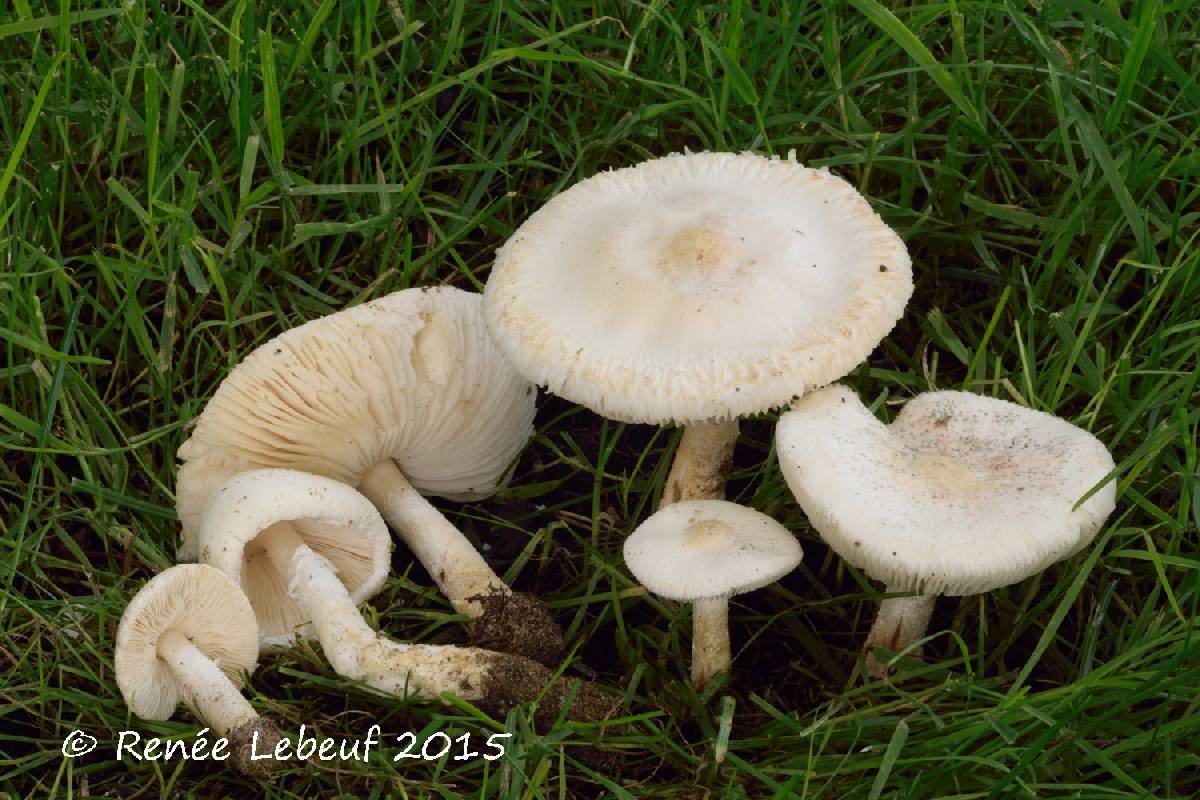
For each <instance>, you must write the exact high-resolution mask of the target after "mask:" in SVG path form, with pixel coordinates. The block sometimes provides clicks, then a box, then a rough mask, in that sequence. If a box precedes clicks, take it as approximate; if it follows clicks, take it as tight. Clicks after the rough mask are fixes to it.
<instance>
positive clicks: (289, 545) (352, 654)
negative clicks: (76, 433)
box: [196, 469, 609, 720]
mask: <svg viewBox="0 0 1200 800" xmlns="http://www.w3.org/2000/svg"><path fill="white" fill-rule="evenodd" d="M196 536H197V542H198V545H199V548H200V555H201V558H202V559H204V561H205V563H207V564H211V565H212V566H213V567H216V568H217V569H219V570H220V571H221V572H222V573H223V574H225V575H227V576H229V577H230V578H231V579H233V580H235V581H238V582H239V583H240V585H241V586H242V588H243V589H244V590H245V592H246V596H247V597H248V598H249V600H250V603H251V605H252V606H253V607H254V610H255V613H257V615H258V619H259V636H260V637H261V639H262V642H263V644H264V645H267V646H272V647H278V646H282V645H285V644H287V643H288V642H290V641H292V640H293V638H294V636H295V635H300V636H305V637H315V638H316V639H318V640H319V641H320V643H321V648H322V650H323V651H324V652H325V656H326V657H327V658H328V659H329V663H330V664H331V665H332V666H333V668H334V669H335V670H336V671H337V672H338V673H339V674H341V675H344V676H346V677H348V678H351V679H353V680H357V681H362V682H364V683H367V684H369V685H371V686H374V687H375V688H377V689H380V690H382V691H385V692H390V693H392V694H395V695H397V696H400V697H405V696H409V695H419V696H424V697H434V698H436V697H439V696H440V695H442V694H443V693H445V692H451V693H453V694H456V695H458V696H459V697H461V698H463V699H466V700H470V701H473V702H475V703H477V704H480V705H482V706H485V707H487V708H489V709H501V710H507V708H508V707H511V706H512V705H514V704H516V703H519V702H524V701H527V700H533V699H536V698H538V697H539V695H540V694H541V692H542V691H543V689H544V688H546V687H547V686H549V687H550V689H551V690H552V691H551V692H550V694H549V696H548V699H546V700H543V701H542V703H543V704H544V707H543V706H539V710H540V711H541V712H542V713H543V716H544V718H552V717H553V716H554V715H555V714H557V712H558V711H559V710H561V707H562V704H563V702H564V701H565V698H566V692H567V689H566V687H565V686H564V685H561V684H562V682H557V681H555V680H554V678H553V674H552V673H551V672H550V671H549V670H548V669H546V668H545V667H544V666H542V665H540V664H538V663H536V662H534V661H531V660H530V659H528V658H524V657H522V656H517V655H512V654H507V653H495V652H491V651H488V650H481V649H478V648H474V647H455V646H451V645H423V644H408V643H404V642H397V641H394V640H392V639H389V638H387V637H385V636H381V635H380V634H378V633H377V632H376V631H374V630H372V629H371V627H370V626H369V625H367V623H366V622H365V621H364V620H363V618H362V615H361V614H360V613H359V611H358V608H357V604H358V603H360V602H363V601H365V600H366V599H367V598H368V597H370V596H371V595H372V594H374V593H375V592H376V591H378V590H379V589H380V588H381V587H382V585H383V582H384V579H385V578H386V575H387V569H388V556H389V554H390V551H391V540H390V539H389V537H388V533H387V526H386V525H385V524H384V521H383V519H382V517H380V515H379V512H378V511H376V509H375V507H374V506H373V505H372V504H371V502H370V501H369V500H368V499H367V498H366V497H364V496H363V495H361V494H359V493H358V492H356V491H355V490H354V489H352V488H350V487H349V486H347V485H345V484H344V483H340V482H338V481H335V480H332V479H329V478H323V477H320V476H317V475H311V474H309V473H304V472H297V471H294V470H285V469H263V470H252V471H249V472H244V473H242V474H240V475H237V476H235V477H233V478H231V479H229V480H228V481H226V482H225V483H223V484H222V485H221V486H219V487H218V488H217V489H216V490H214V491H213V492H212V494H211V495H210V497H209V500H208V503H207V504H206V506H205V509H204V512H203V514H202V515H201V518H200V525H199V528H198V530H197V532H196ZM555 692H557V694H555ZM556 703H557V706H555V704H556ZM608 705H609V703H608V701H607V699H606V698H605V696H604V695H603V694H602V693H600V692H599V691H598V690H596V689H595V688H594V687H591V686H585V687H582V688H581V690H580V692H579V697H578V701H577V703H576V705H575V706H574V707H573V708H572V710H571V717H572V718H574V719H588V720H594V719H597V718H598V717H599V716H603V713H602V712H603V711H604V710H606V709H607V707H608Z"/></svg>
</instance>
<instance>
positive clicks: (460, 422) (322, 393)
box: [176, 288, 562, 664]
mask: <svg viewBox="0 0 1200 800" xmlns="http://www.w3.org/2000/svg"><path fill="white" fill-rule="evenodd" d="M480 303H481V300H480V296H479V295H477V294H471V293H468V292H463V291H460V290H458V289H450V288H441V289H408V290H405V291H401V292H396V293H394V294H390V295H387V296H386V297H382V298H380V299H379V300H375V301H373V302H370V303H366V304H364V305H361V306H356V307H354V308H351V309H347V310H345V311H341V312H338V313H336V314H332V315H330V316H327V317H323V318H321V319H318V320H314V321H312V322H309V323H307V324H305V325H301V326H300V327H298V328H294V329H292V330H290V331H287V332H286V333H283V334H281V335H279V336H277V337H275V338H274V339H272V340H271V341H269V342H267V343H266V344H264V345H262V346H260V347H258V348H257V349H256V350H255V351H254V352H252V353H251V354H250V355H249V356H247V357H246V358H245V360H243V361H242V363H241V364H239V365H238V366H237V367H236V368H235V369H234V370H233V371H232V372H231V373H230V374H229V376H228V377H227V378H226V379H225V380H224V382H222V384H221V385H220V387H219V388H218V389H217V391H216V393H215V394H214V395H213V397H212V399H211V400H210V401H209V403H208V405H207V406H206V407H205V409H204V412H203V413H202V414H201V415H200V417H199V419H198V420H197V423H196V428H195V430H194V431H193V433H192V435H191V437H190V438H189V439H188V441H187V442H185V443H184V444H183V446H182V447H180V448H179V457H180V459H181V460H182V461H183V465H182V466H181V467H180V469H179V483H178V491H177V495H176V503H177V507H178V510H179V517H180V521H181V522H182V525H183V539H182V542H181V544H180V547H179V558H180V559H183V560H193V559H195V558H196V557H197V554H198V553H197V549H196V534H195V531H196V527H197V525H198V524H199V516H200V511H201V509H202V508H203V507H204V503H205V501H207V499H208V497H209V495H210V494H211V492H212V490H213V489H214V488H215V487H216V486H217V485H219V484H220V483H221V482H222V481H224V480H226V479H228V478H230V477H232V476H233V475H236V474H238V473H239V472H245V471H247V470H251V469H262V468H287V469H297V470H302V471H304V472H311V473H313V474H316V475H323V476H325V477H327V478H332V479H334V480H338V481H341V482H343V483H346V484H349V485H350V486H356V487H359V488H360V490H361V491H362V492H363V493H364V494H366V495H367V496H368V497H369V498H370V499H371V500H372V502H374V503H375V505H376V506H377V507H378V508H379V510H380V511H381V512H382V514H383V516H384V518H385V519H386V520H387V521H388V523H389V524H390V525H391V526H392V527H393V529H394V530H395V531H396V533H397V534H398V535H399V536H400V538H401V539H403V540H404V542H405V544H407V545H408V547H409V548H410V549H411V550H412V551H413V554H414V555H415V556H416V557H417V559H418V560H419V561H420V562H421V563H422V564H423V565H424V566H425V568H426V569H427V570H428V571H429V574H430V575H431V576H432V577H433V579H434V580H435V581H436V582H437V584H438V586H439V587H440V588H441V590H442V591H443V592H444V593H445V595H446V597H447V598H449V600H450V602H451V604H452V605H453V606H454V609H455V610H456V611H458V612H459V613H460V614H465V615H466V616H468V617H471V618H472V619H473V625H472V628H473V633H474V635H475V637H476V639H477V640H484V641H488V642H489V643H491V644H493V645H494V646H495V647H498V648H501V649H506V650H510V651H511V652H516V653H521V654H523V655H528V656H530V657H532V658H535V659H536V660H538V661H541V662H543V663H547V664H557V663H558V660H559V659H560V657H561V655H562V634H561V633H560V632H559V630H558V628H557V626H556V625H555V624H554V621H553V619H552V617H551V615H550V612H549V610H548V609H547V608H546V607H545V605H544V604H543V603H541V602H540V601H538V600H536V599H534V598H530V597H528V596H525V595H514V594H513V593H512V592H511V591H510V590H509V588H508V587H507V586H506V585H505V584H504V582H503V581H502V580H501V579H500V578H499V576H497V575H496V574H495V572H493V570H492V569H491V567H489V566H488V564H487V562H486V561H484V559H483V557H482V556H481V555H480V554H479V552H478V551H477V550H476V549H475V548H474V546H472V544H471V543H470V541H468V540H467V539H466V537H465V536H464V535H463V534H462V533H461V532H460V531H459V530H458V529H457V528H456V527H455V526H454V525H453V524H451V523H450V522H449V521H448V520H446V519H445V517H443V516H442V514H441V513H440V512H439V511H438V510H437V509H436V508H434V506H432V505H431V504H430V503H429V501H428V500H426V499H425V497H424V496H423V495H424V494H434V495H439V496H442V497H447V498H451V499H458V500H469V499H479V498H482V497H486V496H488V495H490V494H492V493H493V492H495V491H496V490H497V489H498V488H499V487H500V486H501V485H502V484H503V483H504V481H505V480H507V477H508V471H509V468H510V467H511V465H512V463H513V462H514V461H515V459H516V456H517V454H518V453H520V451H521V449H522V447H524V445H525V441H526V440H527V439H528V438H529V436H530V435H531V433H532V431H533V413H534V390H533V386H532V385H531V384H529V383H528V382H527V381H525V380H524V379H523V378H521V376H520V375H518V374H517V373H516V372H515V371H514V370H513V369H512V368H511V367H510V366H509V365H508V364H507V363H506V362H505V361H504V359H503V358H502V357H501V356H500V354H499V352H498V351H497V350H496V348H495V347H494V346H493V345H492V344H491V341H490V340H489V338H488V336H487V333H486V331H485V330H484V326H483V321H482V317H481V315H480ZM497 597H499V598H502V599H503V600H504V602H492V601H493V600H494V599H495V598H497ZM497 630H503V631H510V632H513V634H512V635H511V636H510V637H508V638H502V637H497V636H496V635H495V634H494V632H495V631H497Z"/></svg>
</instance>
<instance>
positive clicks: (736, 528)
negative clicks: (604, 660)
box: [625, 500, 803, 689]
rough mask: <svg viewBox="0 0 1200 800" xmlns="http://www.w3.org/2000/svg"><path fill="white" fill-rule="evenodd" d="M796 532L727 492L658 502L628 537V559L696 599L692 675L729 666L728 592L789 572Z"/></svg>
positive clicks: (648, 577)
mask: <svg viewBox="0 0 1200 800" xmlns="http://www.w3.org/2000/svg"><path fill="white" fill-rule="evenodd" d="M802 555H803V553H802V551H801V549H800V544H799V542H797V541H796V537H794V536H792V534H791V533H789V532H788V530H787V528H784V527H783V526H782V525H780V524H779V523H778V522H776V521H775V520H773V519H771V518H770V517H768V516H767V515H766V514H762V513H759V512H758V511H755V510H754V509H752V508H746V507H745V506H739V505H736V504H735V503H727V502H725V501H724V500H682V501H680V502H678V503H674V504H672V505H670V506H667V507H666V508H662V509H659V510H658V511H657V512H655V513H654V514H652V515H651V516H650V517H649V518H647V519H646V521H645V522H643V523H642V524H641V525H639V526H638V527H637V530H635V531H634V532H633V533H631V534H630V535H629V538H628V539H626V540H625V564H626V565H627V566H628V567H629V571H630V572H632V573H633V575H634V577H635V578H637V579H638V580H639V581H641V582H642V584H643V585H644V586H645V587H646V588H647V589H649V590H650V591H652V592H654V593H655V594H656V595H659V596H660V597H665V598H667V599H669V600H679V601H683V602H690V603H692V683H693V684H694V685H695V686H696V687H697V688H701V689H702V688H704V687H705V686H706V685H708V683H709V681H711V680H712V679H713V677H714V676H716V675H717V674H718V673H720V672H724V671H726V670H727V669H728V668H729V662H730V651H729V598H730V597H732V596H734V595H737V594H744V593H745V592H751V591H754V590H755V589H761V588H762V587H763V586H766V585H767V584H769V583H773V582H775V581H777V580H779V579H780V578H782V577H783V576H784V575H786V574H787V573H789V572H791V571H792V570H793V569H795V568H796V566H797V565H798V564H799V563H800V558H801V556H802Z"/></svg>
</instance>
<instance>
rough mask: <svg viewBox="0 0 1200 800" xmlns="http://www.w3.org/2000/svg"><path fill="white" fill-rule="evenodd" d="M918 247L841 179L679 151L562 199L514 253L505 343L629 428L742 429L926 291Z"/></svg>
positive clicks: (508, 259) (503, 319)
mask: <svg viewBox="0 0 1200 800" xmlns="http://www.w3.org/2000/svg"><path fill="white" fill-rule="evenodd" d="M912 290H913V283H912V265H911V262H910V260H909V256H908V252H907V250H906V249H905V247H904V243H903V242H902V241H901V240H900V237H899V236H897V235H896V233H895V232H893V231H892V230H891V228H889V227H888V226H887V225H886V224H884V222H883V220H881V219H880V217H879V215H878V214H876V213H875V211H873V210H872V208H871V206H870V205H869V204H868V203H867V201H866V199H865V198H863V196H862V195H860V194H859V193H858V192H857V191H855V189H854V187H852V186H851V185H850V184H849V183H847V182H846V181H844V180H842V179H841V178H839V177H836V176H835V175H832V174H830V173H829V172H828V171H826V170H824V169H810V168H808V167H805V166H802V165H801V164H799V163H797V162H796V161H795V160H794V158H793V157H791V156H789V158H787V159H780V158H766V157H763V156H758V155H754V154H751V153H741V154H734V153H688V154H674V155H669V156H666V157H664V158H657V159H654V160H651V161H646V162H644V163H641V164H638V165H636V166H634V167H628V168H625V169H618V170H613V171H611V172H604V173H600V174H598V175H595V176H594V177H591V178H588V179H587V180H584V181H582V182H580V183H578V184H576V185H574V186H572V187H571V188H569V189H567V190H566V191H564V192H562V193H561V194H559V195H558V196H556V197H554V198H553V199H552V200H550V201H549V202H548V203H546V204H545V205H544V206H542V207H541V208H540V209H538V211H537V212H535V213H534V214H533V215H532V216H531V217H529V219H527V220H526V221H525V222H524V223H523V224H522V225H521V226H520V228H518V229H517V231H516V232H515V233H514V234H513V235H512V237H510V238H509V240H508V241H507V242H506V243H505V244H504V246H503V247H501V248H500V250H499V251H498V252H497V254H496V263H495V265H494V266H493V267H492V272H491V275H490V276H489V278H488V282H487V287H486V289H485V291H484V314H485V317H486V319H487V325H488V330H489V331H490V333H491V334H492V336H493V338H494V339H495V341H496V343H497V345H498V346H499V348H500V350H501V351H502V352H503V353H504V355H505V356H506V357H507V358H508V359H509V360H510V361H512V363H513V364H514V365H515V366H516V368H517V369H519V370H520V371H521V372H522V373H523V374H524V375H525V376H527V377H528V378H529V379H530V380H532V381H534V382H535V383H538V384H541V385H544V386H546V387H547V388H548V389H549V390H550V391H552V392H554V393H555V394H558V395H560V396H562V397H565V398H567V399H568V400H571V401H573V402H576V403H580V404H582V405H585V406H587V407H588V408H591V409H592V410H593V411H596V412H598V413H600V414H603V415H605V416H607V417H611V418H613V419H619V420H623V421H627V422H649V423H657V424H661V423H666V422H672V421H674V422H679V423H689V422H701V421H705V420H725V419H730V418H734V417H738V416H742V415H745V414H752V413H758V412H762V411H766V410H768V409H770V408H774V407H777V406H781V405H785V404H786V403H788V402H789V401H790V400H791V399H792V398H794V397H797V396H799V395H802V394H804V393H805V392H807V391H809V390H810V389H812V388H814V387H818V386H822V385H824V384H826V383H829V382H830V381H833V380H836V379H837V378H839V377H841V376H842V375H845V374H846V373H847V372H849V371H850V370H851V369H853V368H854V367H855V366H857V365H858V364H859V363H861V362H862V361H863V360H864V359H865V358H866V357H867V356H868V355H869V354H870V352H871V350H872V349H874V347H875V346H876V345H877V344H878V343H879V341H880V340H881V339H882V338H883V337H884V336H885V335H886V334H887V333H888V331H890V330H891V329H892V327H893V326H894V325H895V324H896V321H897V320H898V319H899V318H900V316H901V315H902V314H903V312H904V306H905V304H906V303H907V302H908V298H909V296H910V295H911V294H912Z"/></svg>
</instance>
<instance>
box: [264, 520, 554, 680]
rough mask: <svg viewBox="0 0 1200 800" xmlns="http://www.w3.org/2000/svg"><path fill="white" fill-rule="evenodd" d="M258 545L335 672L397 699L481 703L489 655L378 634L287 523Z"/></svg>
mask: <svg viewBox="0 0 1200 800" xmlns="http://www.w3.org/2000/svg"><path fill="white" fill-rule="evenodd" d="M258 541H259V543H261V544H262V545H263V547H264V548H266V551H267V556H268V558H270V559H271V563H272V564H273V565H274V566H275V568H276V569H277V570H278V571H279V573H280V574H281V575H284V576H286V578H287V583H288V593H289V594H290V595H292V597H293V598H294V599H295V600H296V602H297V603H298V604H299V606H300V608H301V609H303V610H304V612H305V614H307V615H308V616H309V617H310V618H311V619H312V624H313V627H314V628H315V629H316V632H317V638H318V639H319V640H320V642H321V648H322V650H324V652H325V656H326V658H328V659H329V663H330V664H331V665H332V666H333V668H334V670H336V671H337V672H338V674H340V675H344V676H346V677H347V678H351V679H353V680H358V681H362V682H364V683H366V684H369V685H370V686H374V687H375V688H376V689H380V690H382V691H385V692H390V693H392V694H396V695H400V696H406V695H411V694H416V695H423V696H426V697H437V696H438V695H440V694H441V693H442V692H453V693H454V694H457V695H458V696H459V697H462V698H463V699H466V700H478V699H481V696H482V695H481V690H482V689H483V688H484V687H485V685H486V681H485V680H484V677H485V672H486V671H487V670H488V668H489V667H488V662H487V657H488V656H491V655H492V654H491V653H488V652H487V651H484V650H479V649H477V648H470V647H453V646H450V645H413V644H405V643H403V642H397V641H394V640H392V639H388V638H387V637H384V636H380V635H379V634H378V633H376V632H375V631H374V630H372V629H371V627H370V626H369V625H367V623H366V622H364V621H363V618H362V615H361V614H360V613H359V610H358V608H357V606H355V604H354V600H353V599H352V598H351V597H350V593H349V592H348V591H347V590H346V587H345V585H344V584H343V583H342V581H341V579H340V578H338V576H337V573H336V572H335V570H334V567H333V565H332V564H330V563H329V561H328V560H327V559H326V558H324V557H323V556H320V555H318V554H317V553H315V552H313V550H312V549H311V548H310V547H309V546H308V545H306V544H304V540H303V539H301V538H300V535H299V534H298V533H297V532H296V530H295V528H294V527H293V526H292V525H291V524H290V523H276V524H275V525H273V526H271V528H270V529H269V530H267V531H264V532H263V533H262V534H260V536H259V537H258ZM535 692H536V687H531V693H535ZM531 696H532V694H531Z"/></svg>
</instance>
